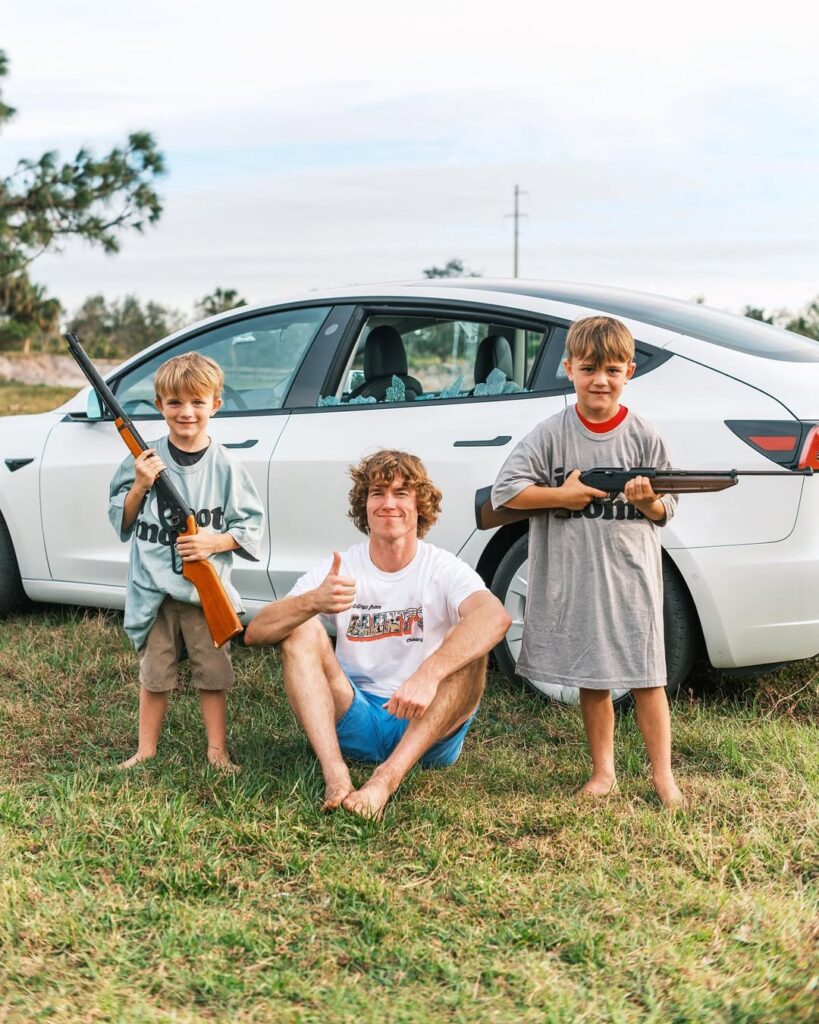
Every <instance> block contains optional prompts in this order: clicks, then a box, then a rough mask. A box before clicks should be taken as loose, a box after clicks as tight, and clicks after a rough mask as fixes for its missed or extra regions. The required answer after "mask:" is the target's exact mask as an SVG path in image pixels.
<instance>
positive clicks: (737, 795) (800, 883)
mask: <svg viewBox="0 0 819 1024" xmlns="http://www.w3.org/2000/svg"><path fill="white" fill-rule="evenodd" d="M235 662H236V666H237V673H238V677H239V686H238V687H237V689H236V691H235V692H234V694H233V695H232V697H231V746H232V750H233V752H234V754H235V756H236V757H237V758H238V759H239V760H240V761H241V763H242V764H243V766H244V770H243V772H242V774H241V775H240V776H239V777H238V778H236V779H233V778H224V777H221V776H219V775H217V774H214V773H213V772H211V771H210V770H209V769H207V768H206V767H205V764H204V744H203V735H202V728H201V723H200V721H199V714H198V702H197V701H196V698H195V696H194V695H192V694H191V693H189V692H187V691H184V690H183V691H182V692H181V693H180V694H179V695H178V696H177V698H176V699H175V700H174V701H173V702H172V705H171V710H170V712H169V717H168V721H167V726H166V731H165V735H164V738H163V741H162V745H161V748H160V754H159V757H158V758H157V760H156V762H155V763H154V764H152V765H150V766H149V767H146V768H144V769H139V770H137V771H136V772H134V773H133V774H129V775H123V774H122V773H121V772H119V771H117V770H116V768H115V767H114V765H115V764H116V762H117V761H118V760H119V759H120V758H121V757H122V756H123V755H124V754H127V753H129V752H131V751H132V750H133V748H134V743H135V725H136V715H135V710H136V691H135V686H134V680H135V677H136V660H135V657H134V654H133V652H132V651H131V650H130V649H129V646H128V643H127V642H126V640H125V638H124V636H123V634H122V631H121V620H120V617H119V616H118V615H117V614H115V613H97V612H87V613H86V612H82V611H80V610H72V609H51V610H49V609H40V610H35V611H30V612H26V613H21V614H19V615H18V616H16V617H14V618H12V619H9V620H7V621H5V622H4V623H2V624H0V676H2V678H3V680H4V682H3V695H2V719H1V720H0V778H2V780H3V781H2V785H1V786H0V828H2V834H1V835H0V864H2V886H1V887H0V1021H3V1022H17V1021H45V1020H48V1021H57V1022H63V1021H72V1022H73V1021H123V1022H134V1024H137V1022H158V1021H168V1022H170V1021H178V1022H188V1021H240V1022H251V1021H253V1022H256V1021H357V1022H362V1024H363V1022H380V1021H396V1022H397V1021H401V1022H415V1021H418V1022H420V1021H547V1022H551V1021H555V1022H557V1021H560V1022H565V1024H569V1022H586V1021H588V1022H597V1021H612V1022H613V1021H618V1022H619V1021H622V1022H626V1021H635V1022H636V1021H640V1022H644V1021H650V1022H658V1024H659V1022H667V1021H675V1022H692V1024H694V1022H705V1021H726V1022H728V1021H730V1022H733V1024H739V1022H742V1024H751V1022H762V1021H764V1022H768V1021H771V1022H773V1021H783V1022H788V1021H807V1020H809V1019H811V1013H812V1011H814V1010H815V1008H816V1000H817V996H818V995H819V987H818V982H817V975H819V962H817V940H819V927H817V916H816V910H817V905H816V891H815V888H813V886H814V885H815V881H816V869H817V851H816V845H815V840H816V835H815V832H814V833H813V834H812V833H811V827H813V828H814V829H815V825H816V821H817V781H818V778H817V776H818V775H819V769H818V768H817V766H819V739H818V738H817V730H816V716H817V713H819V695H817V670H818V669H819V666H817V664H815V663H814V664H808V665H801V666H799V667H798V668H794V669H791V670H790V671H789V672H788V673H783V674H781V675H779V676H777V677H772V678H770V679H767V680H763V681H762V682H761V683H756V684H754V685H753V686H750V685H748V686H747V688H746V689H745V690H744V691H733V690H730V691H729V690H727V689H725V690H723V691H722V692H720V691H719V690H718V691H717V692H716V693H715V694H710V695H708V696H703V695H702V694H688V695H686V696H685V697H683V698H682V699H681V700H679V701H678V702H677V703H676V705H675V708H674V729H675V739H676V767H677V771H678V777H679V779H680V781H681V784H682V786H683V788H684V789H685V792H686V794H687V796H688V798H689V800H690V803H691V806H690V809H689V810H688V811H687V812H685V813H682V814H677V815H669V814H667V813H665V812H663V811H662V810H661V809H660V807H659V805H658V804H657V802H656V800H655V799H654V797H653V795H652V791H651V788H650V785H649V781H648V778H647V773H646V765H645V760H644V756H643V751H642V748H641V743H640V740H639V734H638V732H637V729H636V726H635V723H634V720H633V718H632V717H631V716H630V715H626V716H623V717H621V719H620V720H619V722H618V726H617V733H618V734H617V749H618V761H619V770H620V775H621V786H622V789H623V794H622V796H621V797H620V798H617V799H612V800H611V801H609V802H607V803H605V804H603V805H601V806H594V807H590V806H586V805H584V804H578V803H575V802H573V800H572V798H571V794H572V791H573V790H574V789H575V787H576V786H577V785H578V784H579V783H580V782H581V781H582V779H583V772H584V768H585V750H584V741H583V736H582V730H581V726H580V722H579V716H578V715H577V714H576V713H574V712H572V711H568V710H562V709H560V708H554V707H551V706H549V705H547V704H545V703H543V702H541V701H540V700H539V699H538V698H536V697H535V696H533V695H530V694H529V693H528V692H523V691H517V690H513V689H511V688H510V687H509V686H508V685H507V684H506V683H505V682H503V681H501V680H500V679H498V678H493V679H492V681H491V685H490V689H489V693H488V695H487V698H486V699H485V701H484V704H483V708H482V712H481V714H480V716H479V719H478V722H477V724H476V727H475V728H474V730H473V732H472V733H471V734H470V737H469V739H468V742H467V744H466V747H465V751H464V756H463V757H462V759H461V761H460V762H459V763H458V764H457V765H456V766H455V767H454V768H451V769H448V770H445V771H433V772H422V771H415V772H414V773H412V774H411V776H410V777H409V779H408V781H407V782H406V784H405V786H404V788H403V790H402V791H401V792H400V794H399V797H398V799H396V800H395V801H394V802H393V803H392V804H391V805H390V807H389V808H388V813H387V817H386V821H385V823H384V824H383V825H378V824H373V823H368V822H361V821H358V820H354V819H352V818H351V817H350V816H348V815H346V814H344V813H338V814H336V815H334V816H331V817H322V816H321V815H320V814H319V813H318V812H317V804H318V799H319V796H320V794H321V790H322V786H321V780H320V778H319V776H318V774H317V773H316V769H315V765H314V762H313V759H312V757H311V755H310V752H309V750H308V748H307V746H306V745H305V742H304V740H303V739H302V738H301V737H300V735H299V733H298V730H297V729H296V727H295V725H294V722H293V720H292V718H291V715H290V712H289V710H288V709H287V707H286V702H285V701H284V699H283V696H282V691H281V686H280V681H279V670H278V665H277V662H276V658H275V655H274V654H272V653H260V652H258V651H255V650H253V651H251V650H247V649H244V648H242V649H239V650H237V651H236V653H235ZM364 771H365V769H364V768H363V767H362V768H360V769H357V770H356V777H357V778H358V779H361V778H363V774H364Z"/></svg>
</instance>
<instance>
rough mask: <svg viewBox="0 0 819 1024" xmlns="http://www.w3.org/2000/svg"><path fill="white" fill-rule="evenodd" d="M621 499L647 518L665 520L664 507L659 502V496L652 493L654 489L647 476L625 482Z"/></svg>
mask: <svg viewBox="0 0 819 1024" xmlns="http://www.w3.org/2000/svg"><path fill="white" fill-rule="evenodd" d="M623 497H624V498H625V499H626V501H628V502H631V504H632V505H634V507H635V508H638V509H639V510H640V511H641V512H642V513H643V515H644V516H646V517H647V518H649V519H654V520H657V519H664V518H665V505H663V503H662V502H661V501H660V496H659V495H658V494H655V493H654V488H653V487H652V486H651V481H650V480H649V478H648V477H647V476H635V477H634V479H633V480H628V481H626V486H625V487H624V488H623Z"/></svg>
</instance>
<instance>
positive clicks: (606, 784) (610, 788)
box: [577, 775, 620, 800]
mask: <svg viewBox="0 0 819 1024" xmlns="http://www.w3.org/2000/svg"><path fill="white" fill-rule="evenodd" d="M619 792H620V787H619V786H618V785H617V779H616V778H615V777H614V776H613V775H592V777H591V778H590V779H589V781H588V782H587V783H586V785H585V786H583V787H582V788H581V789H579V790H578V791H577V795H578V796H579V797H582V798H583V799H589V800H599V799H600V797H604V796H614V794H615V793H619Z"/></svg>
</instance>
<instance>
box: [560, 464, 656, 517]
mask: <svg viewBox="0 0 819 1024" xmlns="http://www.w3.org/2000/svg"><path fill="white" fill-rule="evenodd" d="M637 479H640V480H644V479H645V477H638V478H637ZM631 482H633V481H631ZM557 490H558V492H559V493H560V507H561V508H568V509H570V510H571V511H572V512H582V510H583V509H584V508H585V507H586V506H587V505H588V504H589V502H590V501H593V500H594V499H595V498H607V497H608V494H607V493H606V491H598V490H597V488H596V487H587V486H586V485H585V484H583V483H581V482H580V470H579V469H573V470H572V471H571V473H569V475H568V476H567V477H566V479H565V480H564V481H563V483H562V484H561V485H560V487H558V488H557Z"/></svg>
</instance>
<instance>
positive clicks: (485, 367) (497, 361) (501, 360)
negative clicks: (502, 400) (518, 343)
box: [475, 334, 514, 384]
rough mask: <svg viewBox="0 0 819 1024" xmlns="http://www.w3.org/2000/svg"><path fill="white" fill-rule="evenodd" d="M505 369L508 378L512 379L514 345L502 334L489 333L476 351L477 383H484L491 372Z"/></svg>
mask: <svg viewBox="0 0 819 1024" xmlns="http://www.w3.org/2000/svg"><path fill="white" fill-rule="evenodd" d="M495 369H498V370H503V372H504V373H505V374H506V379H507V380H512V377H513V374H514V368H513V365H512V346H511V345H510V344H509V341H508V339H507V338H504V336H503V335H502V334H487V336H486V337H485V338H484V339H483V341H482V342H481V343H480V345H478V351H477V352H476V353H475V383H476V384H484V383H485V382H486V378H487V377H488V376H489V374H490V373H491V372H492V371H493V370H495Z"/></svg>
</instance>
